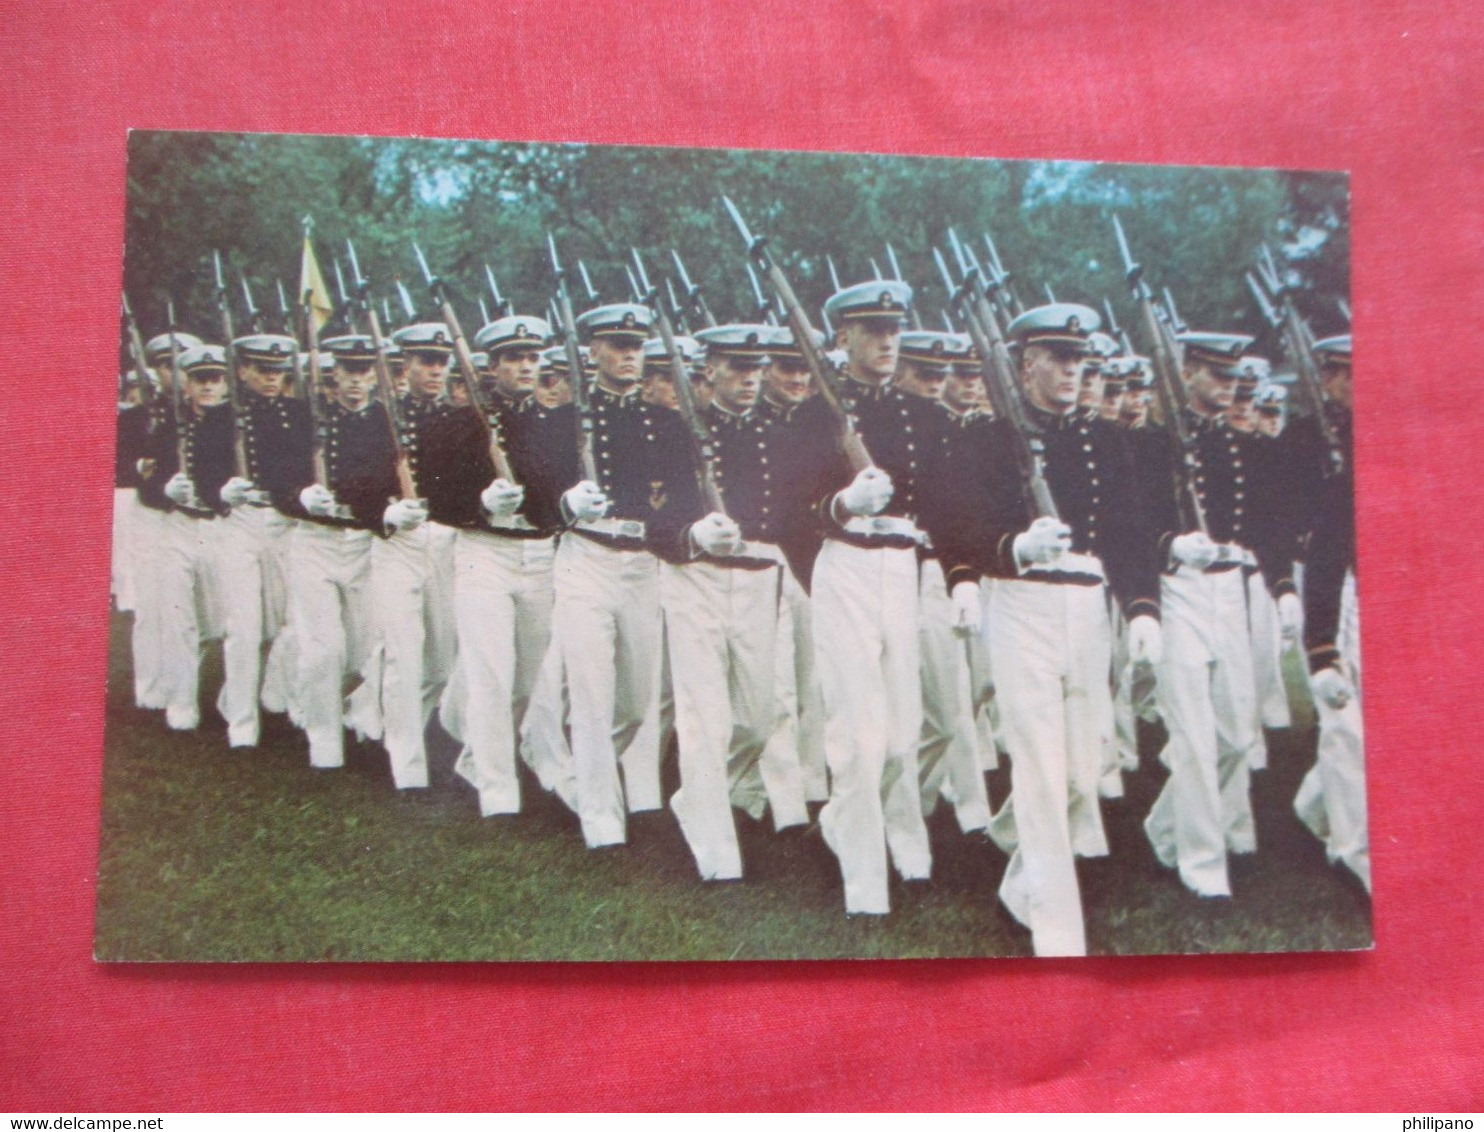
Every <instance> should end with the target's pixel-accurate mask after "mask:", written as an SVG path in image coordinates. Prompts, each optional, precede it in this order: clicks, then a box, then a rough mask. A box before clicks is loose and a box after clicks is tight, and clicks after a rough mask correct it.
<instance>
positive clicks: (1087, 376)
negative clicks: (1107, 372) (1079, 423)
mask: <svg viewBox="0 0 1484 1132" xmlns="http://www.w3.org/2000/svg"><path fill="white" fill-rule="evenodd" d="M1106 381H1107V378H1105V377H1104V376H1103V367H1102V366H1101V365H1100V364H1099V363H1098V361H1097V359H1096V358H1089V359H1088V360H1087V361H1086V362H1084V363H1083V366H1082V389H1081V392H1079V393H1078V395H1077V407H1078V408H1079V409H1097V408H1100V407H1101V406H1102V404H1103V386H1104V384H1105V383H1106Z"/></svg>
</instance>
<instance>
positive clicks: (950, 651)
mask: <svg viewBox="0 0 1484 1132" xmlns="http://www.w3.org/2000/svg"><path fill="white" fill-rule="evenodd" d="M973 355H974V349H973V345H972V344H971V343H970V341H969V339H968V338H967V336H965V335H961V334H950V333H947V332H945V331H941V330H909V331H906V332H904V333H903V334H902V345H901V353H900V357H899V360H898V363H897V378H896V380H897V385H898V387H899V388H900V389H901V390H902V391H903V392H905V393H908V394H912V395H915V396H917V397H919V398H921V399H923V400H925V401H927V402H928V403H929V404H931V405H932V406H933V407H934V408H935V409H937V410H939V412H940V413H941V414H942V416H943V419H944V421H945V422H947V424H948V427H946V428H944V429H943V432H942V443H943V445H944V449H945V457H944V460H943V463H944V465H945V466H949V467H951V465H952V456H951V451H952V448H953V446H954V445H955V444H957V443H960V442H961V441H962V439H963V435H964V432H965V429H966V427H967V426H966V424H965V422H964V419H963V418H961V417H959V416H957V415H956V414H954V413H952V412H951V411H950V410H949V409H948V407H947V406H945V405H944V404H943V401H942V396H943V390H944V387H945V386H946V384H947V382H948V380H949V371H950V368H951V367H952V366H955V365H963V364H966V363H967V362H968V361H969V359H970V358H971V357H973ZM950 474H951V473H950ZM918 559H919V565H918V586H917V591H918V592H917V598H918V614H917V618H918V647H919V649H920V650H921V657H922V662H921V672H922V738H921V741H920V743H919V744H918V748H917V769H918V781H919V789H920V790H921V793H922V809H923V816H924V817H927V816H929V815H931V814H932V812H933V810H934V809H935V808H936V806H937V804H938V799H939V797H940V796H942V795H943V794H945V793H946V794H947V796H948V797H949V798H950V799H951V803H952V805H953V810H954V815H955V816H956V817H957V819H958V825H959V828H960V829H961V830H962V831H963V832H965V833H969V832H971V831H974V830H983V829H987V828H988V826H989V819H990V813H989V796H988V795H987V794H986V793H985V789H984V774H983V772H982V771H981V770H980V755H979V744H978V729H977V728H976V726H975V723H974V702H973V696H972V691H971V686H970V676H969V654H968V650H967V649H966V648H965V646H964V640H965V638H966V636H968V635H969V634H970V633H977V632H978V630H979V619H978V617H976V616H974V614H976V613H978V612H979V611H978V610H977V609H973V610H967V611H965V616H966V623H965V624H964V625H963V626H961V627H960V626H958V625H957V624H956V620H957V617H958V611H956V610H955V609H954V607H953V603H952V601H951V600H950V599H949V596H948V586H947V584H946V582H945V581H944V578H943V566H942V562H941V560H940V559H939V557H938V552H937V550H936V549H934V548H933V546H932V545H931V544H924V545H923V546H922V547H921V548H920V549H919V551H918ZM945 786H946V787H947V789H946V791H945V789H944V788H945Z"/></svg>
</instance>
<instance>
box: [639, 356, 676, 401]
mask: <svg viewBox="0 0 1484 1132" xmlns="http://www.w3.org/2000/svg"><path fill="white" fill-rule="evenodd" d="M639 396H641V397H642V398H644V400H645V401H646V402H647V403H648V404H651V405H657V406H659V407H660V408H661V409H674V408H677V407H678V404H679V398H678V397H676V395H675V379H674V378H672V377H671V376H670V374H669V373H668V372H667V371H665V370H662V369H660V368H658V367H655V366H651V367H650V368H649V369H647V370H645V371H644V388H643V390H642V391H641V392H640V394H639Z"/></svg>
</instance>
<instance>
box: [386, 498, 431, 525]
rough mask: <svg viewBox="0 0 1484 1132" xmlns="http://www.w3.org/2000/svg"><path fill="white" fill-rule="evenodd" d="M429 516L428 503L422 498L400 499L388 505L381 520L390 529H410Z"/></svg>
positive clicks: (420, 523)
mask: <svg viewBox="0 0 1484 1132" xmlns="http://www.w3.org/2000/svg"><path fill="white" fill-rule="evenodd" d="M427 518H428V505H427V504H426V503H424V502H423V501H422V500H421V499H399V500H397V501H396V502H395V503H393V504H391V505H390V506H389V507H387V509H386V511H385V513H384V514H383V515H382V516H381V521H382V522H383V523H385V524H386V526H387V528H388V529H389V530H394V531H410V530H412V529H413V528H414V527H418V526H421V525H422V524H423V523H424V522H426V521H427Z"/></svg>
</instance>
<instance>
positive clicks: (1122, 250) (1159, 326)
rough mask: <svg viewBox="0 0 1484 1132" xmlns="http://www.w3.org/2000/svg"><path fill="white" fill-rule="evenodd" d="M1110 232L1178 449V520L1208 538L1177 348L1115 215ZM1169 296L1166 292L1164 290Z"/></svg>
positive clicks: (1165, 415) (1167, 426) (1208, 531)
mask: <svg viewBox="0 0 1484 1132" xmlns="http://www.w3.org/2000/svg"><path fill="white" fill-rule="evenodd" d="M1113 231H1114V234H1115V235H1116V236H1117V238H1118V251H1119V254H1120V255H1122V256H1123V270H1124V277H1125V278H1126V279H1127V280H1128V285H1129V290H1130V291H1131V292H1132V293H1133V297H1134V302H1136V303H1137V304H1138V305H1139V310H1140V312H1141V313H1142V315H1143V317H1144V330H1145V332H1146V333H1148V335H1149V338H1150V341H1151V342H1153V344H1154V349H1153V350H1152V352H1151V353H1150V360H1151V361H1152V362H1153V363H1154V388H1155V392H1156V394H1157V395H1158V397H1159V404H1160V409H1161V411H1162V412H1163V414H1164V418H1165V427H1166V428H1168V429H1169V430H1170V431H1171V432H1172V433H1173V434H1174V437H1175V441H1176V444H1177V445H1178V447H1179V449H1180V460H1179V461H1178V462H1177V463H1176V465H1175V467H1174V468H1173V474H1174V477H1175V499H1176V501H1177V504H1178V506H1179V508H1180V521H1181V524H1182V525H1183V526H1184V527H1185V529H1186V530H1194V531H1200V532H1201V533H1203V534H1206V535H1209V534H1210V533H1211V532H1210V528H1209V527H1207V525H1206V510H1205V508H1204V507H1203V506H1202V505H1201V498H1200V494H1199V492H1198V491H1197V489H1196V475H1197V474H1198V472H1199V471H1200V459H1199V457H1198V456H1197V455H1196V439H1195V436H1194V435H1192V433H1191V431H1190V429H1189V428H1187V427H1186V424H1185V386H1184V384H1183V382H1182V378H1181V364H1182V363H1181V361H1180V356H1179V352H1178V345H1177V344H1176V343H1175V342H1173V341H1172V338H1171V332H1170V329H1169V328H1168V327H1167V326H1166V325H1165V324H1163V323H1162V322H1161V321H1160V317H1159V313H1158V311H1157V310H1156V309H1155V301H1154V292H1153V291H1151V290H1150V289H1149V284H1148V283H1147V282H1145V280H1144V268H1143V266H1142V265H1141V264H1139V263H1136V262H1135V261H1134V256H1133V253H1132V252H1131V251H1129V246H1128V237H1127V236H1125V235H1124V233H1123V224H1122V223H1121V222H1120V221H1119V219H1118V217H1117V215H1115V216H1114V217H1113ZM1166 295H1167V296H1168V291H1166Z"/></svg>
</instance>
